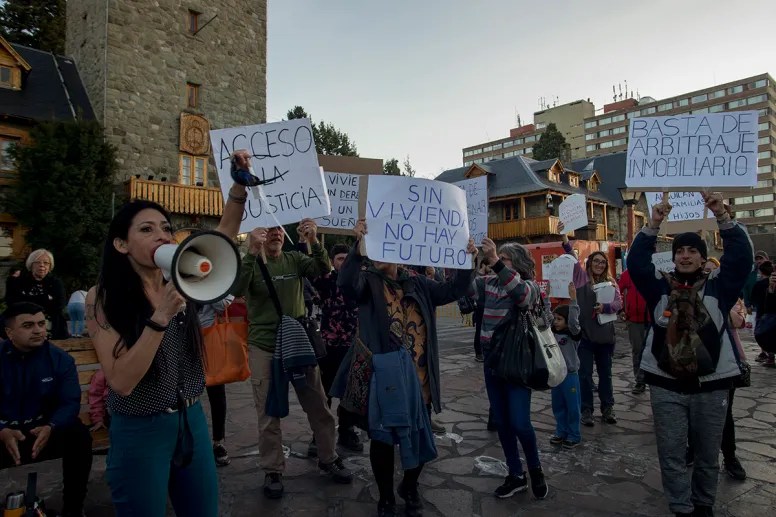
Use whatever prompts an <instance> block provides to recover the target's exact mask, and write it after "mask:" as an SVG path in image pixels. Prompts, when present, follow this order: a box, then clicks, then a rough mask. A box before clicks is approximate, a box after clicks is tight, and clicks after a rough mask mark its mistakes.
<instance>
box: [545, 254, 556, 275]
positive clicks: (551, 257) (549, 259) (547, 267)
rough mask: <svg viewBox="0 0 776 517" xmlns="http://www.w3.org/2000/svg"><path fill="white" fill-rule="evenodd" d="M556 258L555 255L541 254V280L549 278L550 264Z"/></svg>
mask: <svg viewBox="0 0 776 517" xmlns="http://www.w3.org/2000/svg"><path fill="white" fill-rule="evenodd" d="M556 258H558V256H557V255H554V254H553V255H542V280H548V279H549V278H550V264H552V261H553V260H555V259H556Z"/></svg>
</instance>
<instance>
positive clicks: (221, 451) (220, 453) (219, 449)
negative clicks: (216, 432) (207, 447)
mask: <svg viewBox="0 0 776 517" xmlns="http://www.w3.org/2000/svg"><path fill="white" fill-rule="evenodd" d="M213 456H215V458H216V465H218V466H219V467H226V466H227V465H229V464H230V463H231V462H232V460H230V459H229V453H227V452H226V447H224V443H223V442H215V443H214V444H213Z"/></svg>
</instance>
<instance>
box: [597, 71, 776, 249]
mask: <svg viewBox="0 0 776 517" xmlns="http://www.w3.org/2000/svg"><path fill="white" fill-rule="evenodd" d="M740 110H756V111H758V112H759V114H760V119H759V123H760V125H759V131H760V132H759V148H758V151H759V162H758V174H757V179H758V182H757V187H756V188H755V189H754V190H753V191H752V192H751V193H747V195H745V196H739V197H735V198H733V199H732V202H733V205H734V209H735V211H736V215H737V217H738V218H739V219H740V220H741V221H742V222H744V223H746V224H747V225H748V227H749V231H750V233H752V234H757V233H763V234H764V233H771V234H772V233H774V225H775V224H776V217H774V194H776V190H775V189H774V173H776V85H774V81H773V78H772V77H771V76H770V75H769V74H761V75H758V76H754V77H748V78H746V79H739V80H737V81H732V82H729V83H725V84H721V85H717V86H713V87H709V88H703V89H701V90H696V91H693V92H689V93H683V94H681V95H676V96H673V97H670V98H667V99H662V100H655V99H653V98H651V97H642V98H641V99H640V100H638V101H637V100H636V99H624V100H622V101H619V102H615V103H612V104H607V105H605V106H604V109H603V113H602V114H601V115H597V116H594V117H590V118H588V119H586V120H585V123H584V128H585V153H586V154H587V156H590V157H594V156H600V155H602V154H609V153H615V152H619V151H625V150H627V149H628V124H629V122H630V119H631V118H633V117H649V116H667V115H680V114H691V113H692V114H698V113H718V112H721V111H740Z"/></svg>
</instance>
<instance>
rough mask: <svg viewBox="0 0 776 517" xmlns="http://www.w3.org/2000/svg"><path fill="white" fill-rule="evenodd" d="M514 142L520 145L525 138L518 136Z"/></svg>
mask: <svg viewBox="0 0 776 517" xmlns="http://www.w3.org/2000/svg"><path fill="white" fill-rule="evenodd" d="M514 142H515V145H521V144H524V143H525V140H523V139H522V138H518V139H517V140H515V141H514Z"/></svg>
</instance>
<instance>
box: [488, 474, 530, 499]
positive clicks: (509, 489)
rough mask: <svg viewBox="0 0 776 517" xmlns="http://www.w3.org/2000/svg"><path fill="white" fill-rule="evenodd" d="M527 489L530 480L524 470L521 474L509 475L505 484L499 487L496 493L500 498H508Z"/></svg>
mask: <svg viewBox="0 0 776 517" xmlns="http://www.w3.org/2000/svg"><path fill="white" fill-rule="evenodd" d="M526 490H528V480H527V479H526V478H525V472H523V473H522V474H520V475H519V476H513V475H512V474H510V475H508V476H507V477H506V478H505V479H504V484H503V485H501V486H500V487H498V488H497V489H496V491H495V492H494V493H495V495H496V497H498V498H499V499H506V498H507V497H512V496H513V495H515V494H517V493H520V492H525V491H526Z"/></svg>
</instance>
